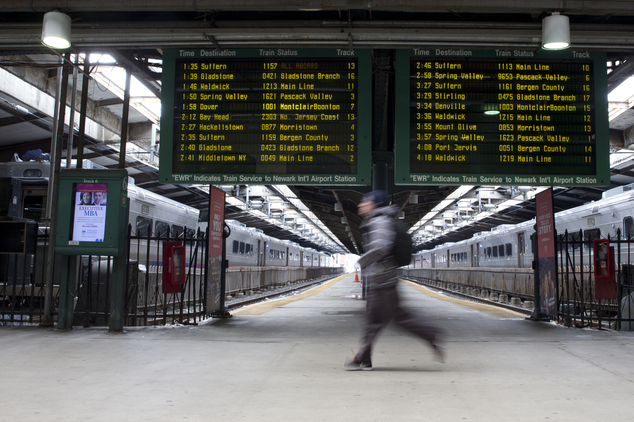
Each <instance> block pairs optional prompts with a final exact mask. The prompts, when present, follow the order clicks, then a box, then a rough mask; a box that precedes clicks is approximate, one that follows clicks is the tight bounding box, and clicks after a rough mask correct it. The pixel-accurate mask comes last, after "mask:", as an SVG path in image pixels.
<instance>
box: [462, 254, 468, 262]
mask: <svg viewBox="0 0 634 422" xmlns="http://www.w3.org/2000/svg"><path fill="white" fill-rule="evenodd" d="M462 260H463V261H466V260H467V253H466V252H463V253H462Z"/></svg>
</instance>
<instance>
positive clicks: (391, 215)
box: [344, 190, 444, 371]
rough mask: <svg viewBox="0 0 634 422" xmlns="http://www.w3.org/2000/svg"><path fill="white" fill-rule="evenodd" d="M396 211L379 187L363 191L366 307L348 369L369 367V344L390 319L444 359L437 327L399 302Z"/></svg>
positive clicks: (369, 369) (360, 260) (362, 259)
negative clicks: (360, 336) (394, 249)
mask: <svg viewBox="0 0 634 422" xmlns="http://www.w3.org/2000/svg"><path fill="white" fill-rule="evenodd" d="M398 211H399V209H398V207H397V206H396V205H392V206H390V205H389V200H388V195H387V193H386V192H385V191H381V190H376V191H372V192H370V193H368V194H366V195H364V197H363V199H362V200H361V203H360V204H359V215H360V216H361V217H363V218H364V220H363V223H362V224H361V229H362V230H363V232H364V235H363V241H364V246H365V253H364V254H363V256H361V258H359V261H358V265H359V266H360V267H361V269H362V271H363V274H362V275H363V276H365V277H366V278H365V280H366V283H367V288H368V290H367V295H366V298H367V309H366V314H365V324H364V328H363V337H362V339H361V348H360V349H359V351H358V352H357V354H356V355H355V357H354V358H353V359H352V360H351V361H347V362H346V363H345V364H344V368H345V369H346V370H348V371H359V370H363V371H371V370H372V356H371V355H372V344H373V343H374V340H375V339H376V336H377V335H378V334H379V332H380V331H381V330H382V329H383V328H384V327H385V326H386V325H387V324H388V323H389V322H390V321H391V320H392V319H394V321H395V322H396V323H397V324H398V325H400V326H401V327H403V328H404V329H406V330H408V331H410V332H412V333H413V334H415V335H417V336H418V337H420V338H421V339H423V340H426V341H428V342H429V343H430V345H431V347H432V351H433V353H434V356H435V357H436V359H438V360H440V361H441V362H442V361H444V351H443V349H442V348H441V347H440V346H439V344H438V340H439V335H440V330H439V329H438V328H437V327H435V326H433V325H431V324H428V323H426V322H423V319H422V318H421V316H419V315H416V314H414V313H412V312H411V311H409V310H407V309H404V308H402V307H401V306H400V305H399V297H398V292H397V288H396V285H397V283H398V279H397V276H396V269H397V264H396V262H395V260H394V256H393V253H392V250H393V245H394V239H395V237H396V227H395V225H396V222H395V218H396V215H397V213H398Z"/></svg>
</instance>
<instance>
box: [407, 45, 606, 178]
mask: <svg viewBox="0 0 634 422" xmlns="http://www.w3.org/2000/svg"><path fill="white" fill-rule="evenodd" d="M396 92H397V95H396V98H397V99H396V147H395V156H396V160H395V161H396V164H397V165H396V166H395V180H396V183H397V184H410V185H411V184H427V185H452V184H454V185H463V184H473V185H480V184H496V185H559V186H566V185H602V184H607V183H609V181H610V174H609V129H608V118H607V71H606V55H605V54H604V53H596V52H584V51H565V52H547V51H534V50H504V49H501V50H491V51H487V50H469V49H453V48H450V49H440V48H438V49H436V48H428V49H414V50H399V51H397V53H396Z"/></svg>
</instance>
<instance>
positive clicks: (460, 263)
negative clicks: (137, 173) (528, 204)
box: [407, 184, 634, 271]
mask: <svg viewBox="0 0 634 422" xmlns="http://www.w3.org/2000/svg"><path fill="white" fill-rule="evenodd" d="M633 215H634V184H630V185H626V186H620V187H618V188H614V189H611V190H609V191H606V192H604V193H603V196H602V198H601V199H600V200H598V201H594V202H591V203H588V204H585V205H581V206H578V207H575V208H571V209H569V210H566V211H561V212H558V213H556V214H555V228H556V230H557V235H558V237H559V239H560V240H564V239H563V236H564V233H565V232H566V231H568V236H569V238H570V239H576V240H577V241H579V240H582V239H580V236H583V240H586V241H591V240H593V239H599V238H607V237H608V236H609V237H610V238H612V239H615V238H616V237H617V230H620V233H621V237H622V238H625V239H632V237H633V236H634V219H633ZM534 225H535V219H533V220H530V221H526V222H523V223H520V224H516V225H501V226H498V227H495V228H493V229H491V231H489V232H480V233H477V234H475V235H474V236H473V237H471V238H470V239H466V240H462V241H460V242H455V243H445V244H442V245H439V246H436V247H435V248H434V249H431V250H428V251H422V252H419V253H417V254H416V255H415V257H414V259H413V261H412V264H411V265H410V266H409V267H407V268H476V267H484V268H515V269H525V268H528V269H530V268H532V262H533V259H534V257H533V248H532V245H531V235H532V234H533V233H534V229H533V227H534ZM580 230H581V234H579V233H580ZM585 248H586V251H587V246H586V247H585ZM578 252H579V253H581V251H578ZM624 253H626V252H624ZM621 258H622V259H621V261H622V262H629V260H628V257H627V256H623V257H621ZM577 262H579V261H577ZM584 267H585V268H583V270H585V271H588V270H591V269H592V266H591V263H590V262H587V266H586V265H584Z"/></svg>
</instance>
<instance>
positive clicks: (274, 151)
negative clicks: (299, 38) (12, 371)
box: [159, 48, 372, 185]
mask: <svg viewBox="0 0 634 422" xmlns="http://www.w3.org/2000/svg"><path fill="white" fill-rule="evenodd" d="M371 67H372V63H371V54H370V51H369V50H347V49H292V48H291V49H289V48H280V49H269V48H262V49H238V50H222V51H217V50H206V49H179V50H166V51H165V52H164V59H163V81H162V92H163V95H162V116H161V155H160V170H159V179H160V181H161V182H164V183H209V184H216V183H217V184H224V183H245V184H310V185H340V184H344V185H365V184H369V183H370V169H371V151H370V149H371V91H372V89H371Z"/></svg>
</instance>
